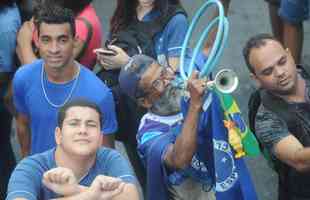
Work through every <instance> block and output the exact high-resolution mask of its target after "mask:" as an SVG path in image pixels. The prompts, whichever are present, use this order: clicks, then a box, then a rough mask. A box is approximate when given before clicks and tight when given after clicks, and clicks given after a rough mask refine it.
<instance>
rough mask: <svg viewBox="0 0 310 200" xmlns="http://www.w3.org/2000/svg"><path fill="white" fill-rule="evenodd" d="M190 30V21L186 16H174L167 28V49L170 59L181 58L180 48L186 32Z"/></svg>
mask: <svg viewBox="0 0 310 200" xmlns="http://www.w3.org/2000/svg"><path fill="white" fill-rule="evenodd" d="M187 29H188V21H187V18H186V16H185V15H183V14H177V15H176V16H174V17H173V18H172V19H171V20H170V21H169V23H168V24H167V26H166V30H167V36H168V40H167V43H168V45H167V49H168V57H178V56H180V53H181V49H180V47H181V46H182V44H183V41H184V38H185V36H186V32H187Z"/></svg>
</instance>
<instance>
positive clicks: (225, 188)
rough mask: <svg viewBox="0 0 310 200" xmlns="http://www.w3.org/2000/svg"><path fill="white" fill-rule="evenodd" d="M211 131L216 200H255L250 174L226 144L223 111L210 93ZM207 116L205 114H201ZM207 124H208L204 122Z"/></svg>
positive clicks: (226, 137) (241, 159)
mask: <svg viewBox="0 0 310 200" xmlns="http://www.w3.org/2000/svg"><path fill="white" fill-rule="evenodd" d="M212 94H213V95H212V103H211V104H210V109H208V111H207V112H211V127H212V128H211V129H212V138H213V146H214V149H213V151H214V155H213V156H214V162H213V167H214V169H215V174H214V175H213V178H214V179H215V181H216V186H215V190H216V199H217V200H227V199H229V200H257V196H256V192H255V189H254V186H253V183H252V180H251V177H250V173H249V171H248V169H247V167H246V165H245V162H244V159H243V158H238V159H236V158H235V156H234V152H233V151H232V148H231V147H230V145H229V143H228V131H227V129H226V128H225V127H224V124H223V120H224V111H223V109H222V107H221V103H220V100H219V98H218V96H217V95H216V93H212ZM203 114H207V113H203ZM205 123H208V122H205Z"/></svg>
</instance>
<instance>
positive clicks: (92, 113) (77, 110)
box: [66, 106, 99, 118]
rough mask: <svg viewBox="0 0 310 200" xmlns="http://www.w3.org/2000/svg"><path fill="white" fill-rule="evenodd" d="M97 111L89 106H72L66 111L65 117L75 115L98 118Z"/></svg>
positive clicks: (73, 116)
mask: <svg viewBox="0 0 310 200" xmlns="http://www.w3.org/2000/svg"><path fill="white" fill-rule="evenodd" d="M98 116H99V113H98V112H97V111H96V110H95V109H94V108H90V107H85V106H73V107H70V108H69V109H68V110H67V111H66V118H75V117H88V118H98Z"/></svg>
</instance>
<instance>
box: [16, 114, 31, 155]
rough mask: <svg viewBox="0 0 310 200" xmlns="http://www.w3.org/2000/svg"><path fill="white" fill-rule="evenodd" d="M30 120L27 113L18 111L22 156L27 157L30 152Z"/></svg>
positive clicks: (18, 134) (17, 127)
mask: <svg viewBox="0 0 310 200" xmlns="http://www.w3.org/2000/svg"><path fill="white" fill-rule="evenodd" d="M29 123H30V120H29V119H28V117H27V116H26V115H25V114H22V113H17V117H16V131H17V137H18V141H19V144H20V148H21V156H22V157H25V156H28V155H29V152H30V144H31V141H30V126H29Z"/></svg>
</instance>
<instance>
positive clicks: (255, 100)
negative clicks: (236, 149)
mask: <svg viewBox="0 0 310 200" xmlns="http://www.w3.org/2000/svg"><path fill="white" fill-rule="evenodd" d="M260 104H261V98H260V90H255V91H254V92H253V93H252V94H251V95H250V98H249V101H248V110H249V111H248V119H249V127H250V129H251V131H252V132H253V133H254V134H255V117H256V113H257V111H258V108H259V106H260Z"/></svg>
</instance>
